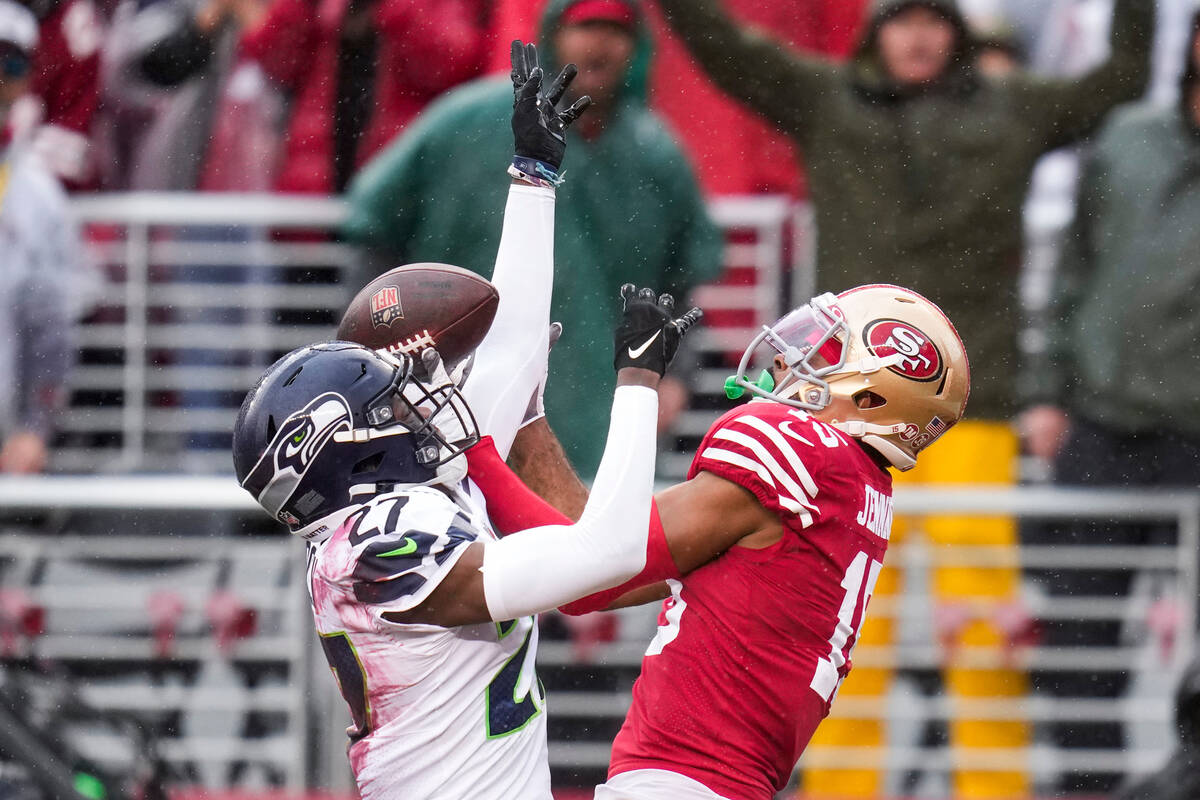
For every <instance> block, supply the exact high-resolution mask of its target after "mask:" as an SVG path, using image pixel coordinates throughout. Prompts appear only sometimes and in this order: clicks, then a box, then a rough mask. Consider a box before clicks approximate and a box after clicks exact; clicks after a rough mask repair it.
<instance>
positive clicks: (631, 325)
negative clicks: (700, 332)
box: [613, 283, 704, 375]
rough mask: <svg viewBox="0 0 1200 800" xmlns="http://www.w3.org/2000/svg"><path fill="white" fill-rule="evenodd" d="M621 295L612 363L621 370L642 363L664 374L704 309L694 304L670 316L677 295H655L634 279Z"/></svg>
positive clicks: (641, 365)
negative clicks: (621, 305)
mask: <svg viewBox="0 0 1200 800" xmlns="http://www.w3.org/2000/svg"><path fill="white" fill-rule="evenodd" d="M621 299H622V300H623V301H624V303H625V308H624V313H623V314H622V316H621V324H620V325H618V326H617V330H616V333H615V334H614V335H613V341H614V344H615V345H616V355H615V356H614V358H613V366H614V367H616V368H617V369H618V370H619V369H622V368H623V367H640V368H641V369H649V370H653V371H655V372H657V373H658V374H659V375H662V374H663V373H665V372H666V371H667V365H669V364H670V363H671V359H673V358H674V357H675V351H676V350H678V349H679V343H680V342H681V341H682V340H683V335H684V334H685V333H687V332H688V330H689V329H690V328H691V327H692V326H693V325H695V324H696V323H697V322H699V321H700V318H701V317H702V316H704V313H703V312H702V311H701V310H700V309H698V308H693V309H692V310H691V311H689V312H687V313H686V314H684V315H683V316H682V317H679V318H678V319H671V315H672V314H673V313H674V312H675V298H674V297H671V295H669V294H662V295H659V296H658V297H655V296H654V290H653V289H637V288H635V287H634V285H633V284H632V283H627V284H625V285H624V286H622V287H621Z"/></svg>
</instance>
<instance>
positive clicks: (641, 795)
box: [595, 769, 726, 800]
mask: <svg viewBox="0 0 1200 800" xmlns="http://www.w3.org/2000/svg"><path fill="white" fill-rule="evenodd" d="M595 800H726V798H724V797H722V796H721V795H719V794H717V793H716V792H714V791H713V790H712V789H709V788H708V787H707V786H705V785H704V784H702V783H700V782H699V781H695V780H692V779H691V778H689V777H687V776H686V775H680V774H679V773H677V772H668V771H667V770H664V769H635V770H630V771H629V772H622V773H620V774H619V775H614V776H612V777H611V778H609V779H608V782H607V783H603V784H601V785H600V786H597V787H596V797H595Z"/></svg>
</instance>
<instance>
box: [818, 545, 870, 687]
mask: <svg viewBox="0 0 1200 800" xmlns="http://www.w3.org/2000/svg"><path fill="white" fill-rule="evenodd" d="M868 565H870V569H869V570H868ZM882 568H883V564H882V563H881V562H879V561H876V560H875V559H873V558H870V557H868V556H867V554H866V553H862V552H860V553H859V554H858V555H856V556H855V557H854V560H853V561H851V562H850V566H849V567H848V568H847V569H846V575H845V577H843V578H842V588H843V589H845V590H846V594H845V595H844V596H843V597H842V605H841V608H839V609H838V620H837V627H836V628H834V629H833V635H832V636H830V637H829V655H827V656H825V657H824V658H822V659H821V660H820V661H818V662H817V670H816V672H815V673H814V674H813V678H812V682H811V683H809V686H810V687H811V688H812V690H813V691H814V692H816V693H817V694H819V695H820V696H821V698H822V699H823V700H825V702H827V703H828V702H830V701H832V700H833V696H834V694H836V693H837V689H838V687H839V686H841V685H842V677H843V675H842V674H841V672H840V671H841V668H842V666H843V665H845V663H846V661H847V659H849V658H850V651H851V650H853V649H854V645H853V644H850V645H849V646H847V644H846V643H847V642H849V641H850V637H851V636H856V637H857V635H858V628H859V626H860V625H862V621H863V616H864V615H865V614H866V613H867V603H868V601H870V599H871V593H872V592H874V591H875V581H876V580H877V579H878V578H879V570H880V569H882Z"/></svg>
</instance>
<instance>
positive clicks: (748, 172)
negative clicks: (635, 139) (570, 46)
mask: <svg viewBox="0 0 1200 800" xmlns="http://www.w3.org/2000/svg"><path fill="white" fill-rule="evenodd" d="M544 6H545V2H544V0H536V2H534V1H532V0H496V3H495V11H494V12H493V24H494V30H495V40H496V41H498V42H509V41H511V40H513V39H521V40H522V41H530V40H532V39H533V38H534V36H535V35H536V29H537V20H538V18H539V16H540V14H541V10H542V8H543V7H544ZM866 6H867V0H807V2H804V3H796V2H794V0H726V8H728V9H729V11H730V13H732V14H733V15H734V16H736V17H737V18H738V19H740V20H742V21H745V22H749V23H752V24H754V25H758V26H759V27H761V28H763V29H764V30H769V31H771V35H772V36H773V37H774V38H776V39H778V40H780V41H783V42H786V43H788V44H790V45H792V46H793V47H798V48H800V49H803V50H805V51H807V52H813V53H825V54H828V55H831V56H835V57H842V58H844V57H848V56H849V55H850V53H851V52H852V51H853V50H854V46H855V44H856V43H857V41H858V33H859V28H860V26H861V24H862V19H863V17H864V9H865V8H866ZM647 17H648V18H649V20H650V22H651V23H652V28H653V32H654V33H653V35H654V41H655V43H656V44H655V55H654V66H653V69H652V71H651V75H650V84H651V98H650V100H651V106H652V107H653V108H654V110H655V111H657V112H658V113H660V114H662V115H663V116H664V117H666V118H667V121H668V122H669V123H670V125H671V129H672V130H673V131H674V132H675V133H676V134H677V135H678V136H679V139H680V140H681V143H682V144H683V147H684V150H685V151H686V152H687V154H688V156H689V159H690V161H691V163H692V166H693V167H694V168H695V170H696V177H697V178H699V179H700V184H701V187H702V188H703V189H704V191H705V192H706V193H707V194H756V193H772V192H782V193H785V194H796V193H801V192H802V189H801V181H802V179H803V178H802V175H803V173H802V171H801V170H799V169H798V168H797V166H796V163H795V154H794V151H793V147H792V144H791V142H789V141H788V140H787V139H786V137H783V136H781V135H780V134H778V133H777V132H776V131H775V130H774V128H773V127H772V126H771V125H769V124H768V123H766V122H764V121H763V119H762V117H760V116H758V115H756V114H753V113H751V112H749V111H747V110H746V109H745V108H744V107H743V106H742V105H741V104H739V103H738V102H737V101H735V100H732V99H730V98H729V97H728V96H727V95H725V94H723V93H722V92H721V91H720V90H718V89H717V88H716V87H715V86H714V85H713V84H712V81H710V80H709V79H708V76H707V75H706V74H705V73H704V72H703V71H702V70H701V69H700V68H699V67H698V66H697V65H696V62H695V60H693V59H692V57H691V55H690V54H688V52H687V50H686V49H685V48H684V47H683V45H682V44H680V42H679V39H678V37H676V36H675V34H674V33H673V32H671V30H670V28H668V27H667V26H666V25H665V24H663V21H662V18H661V16H660V15H659V14H658V13H657V9H656V8H655V7H654V4H653V3H647ZM488 70H489V71H491V72H508V49H507V48H504V47H500V48H493V49H492V51H491V52H489V54H488ZM663 89H668V91H662V90H663ZM713 131H720V132H721V135H720V136H713Z"/></svg>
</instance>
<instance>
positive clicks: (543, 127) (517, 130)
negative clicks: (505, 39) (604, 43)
mask: <svg viewBox="0 0 1200 800" xmlns="http://www.w3.org/2000/svg"><path fill="white" fill-rule="evenodd" d="M576 72H577V70H576V69H575V65H574V64H567V65H566V66H565V67H563V70H562V72H560V73H558V77H557V78H555V79H554V82H553V83H551V84H550V86H549V87H548V88H546V89H545V90H544V91H543V89H542V68H541V67H540V66H538V54H537V47H535V46H534V45H532V44H521V40H520V39H516V40H514V41H513V43H512V82H513V114H512V129H513V147H514V152H515V153H516V154H517V156H518V157H521V158H531V159H533V160H535V161H541V162H542V163H544V164H547V165H549V166H550V168H551V169H552V170H553V171H554V172H555V173H557V172H558V170H559V168H560V167H562V160H563V153H564V152H566V148H567V141H566V138H565V137H564V131H565V130H566V128H567V126H568V125H570V124H571V123H572V122H574V121H575V120H577V119H579V115H580V114H582V113H583V112H584V109H586V108H587V107H588V106H589V105H591V103H592V99H591V98H590V97H586V96H585V97H581V98H579V99H578V100H576V101H575V103H574V105H572V106H571V107H570V108H567V109H565V110H563V111H559V110H558V109H556V108H555V106H556V105H557V104H558V101H559V100H561V99H562V96H563V92H565V91H566V90H567V87H568V86H570V85H571V81H573V80H575V73H576Z"/></svg>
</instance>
